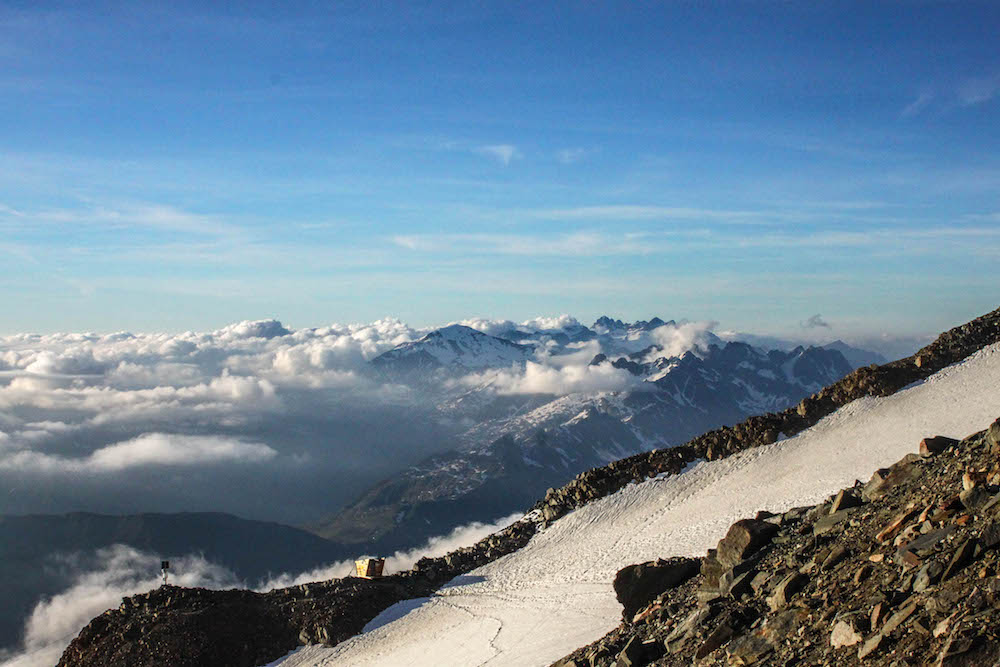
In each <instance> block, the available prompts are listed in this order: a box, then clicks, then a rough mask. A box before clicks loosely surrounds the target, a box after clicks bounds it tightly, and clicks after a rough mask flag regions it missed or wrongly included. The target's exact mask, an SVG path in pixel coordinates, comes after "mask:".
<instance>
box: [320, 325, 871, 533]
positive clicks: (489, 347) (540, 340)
mask: <svg viewBox="0 0 1000 667" xmlns="http://www.w3.org/2000/svg"><path fill="white" fill-rule="evenodd" d="M676 329H677V325H676V323H674V322H672V321H671V322H664V321H663V320H661V319H659V318H653V319H652V320H650V321H648V322H636V323H631V324H630V323H625V322H621V321H620V320H612V319H611V318H608V317H602V318H600V319H599V320H597V322H595V323H594V325H593V327H590V328H587V327H582V326H575V327H574V328H573V329H572V330H571V331H551V330H550V331H544V332H534V333H532V332H525V331H518V330H511V331H505V332H502V333H501V334H500V335H498V336H490V335H487V334H484V333H481V332H478V331H474V330H472V329H469V328H467V327H462V326H450V327H447V328H445V329H441V330H439V331H435V332H433V333H431V334H428V335H427V336H425V337H424V338H422V339H421V340H419V341H416V342H413V343H406V344H404V345H401V346H399V347H397V348H396V349H394V350H391V351H390V352H387V353H385V354H383V355H382V356H380V357H378V358H376V359H375V360H374V361H373V365H375V366H377V367H378V368H379V369H380V370H381V371H382V372H384V373H386V374H387V375H390V376H392V377H395V378H409V379H411V380H416V379H418V378H420V372H430V373H437V372H451V373H454V372H461V371H468V370H470V369H483V368H491V367H493V368H496V367H504V366H509V365H511V364H521V363H525V362H527V361H528V360H529V350H532V349H535V350H539V349H544V350H545V351H546V352H547V353H549V354H566V353H568V351H569V350H571V349H572V346H573V345H576V344H580V343H587V342H590V341H598V342H600V348H601V349H602V350H609V351H613V350H631V351H629V352H627V353H625V354H621V355H620V356H614V355H609V354H608V353H605V352H601V353H599V354H597V355H595V356H594V357H593V358H592V359H591V361H590V363H589V365H590V366H600V365H609V366H610V367H611V368H613V369H617V370H619V371H623V372H625V373H627V374H628V375H629V376H630V377H631V378H633V380H634V382H633V383H632V384H631V385H629V386H630V388H629V389H628V390H625V391H618V392H590V393H574V394H570V395H567V396H558V397H557V396H548V395H526V396H518V397H510V396H506V397H505V396H497V395H496V393H495V392H493V391H492V389H491V386H490V384H489V382H488V381H486V382H484V383H483V384H482V385H481V386H478V387H474V388H472V389H470V390H468V391H466V392H464V393H462V394H460V395H459V396H455V397H443V398H444V400H442V401H441V404H440V411H441V412H442V414H444V415H446V416H448V417H450V418H452V419H455V420H456V421H458V420H461V419H467V420H469V421H472V422H473V423H472V424H470V426H469V428H468V429H467V430H466V431H465V432H464V433H462V434H461V435H460V441H461V447H460V448H459V449H457V450H455V451H453V452H449V453H445V454H441V455H437V456H433V457H430V458H428V459H427V460H425V461H423V462H422V463H420V464H418V465H416V466H413V467H411V468H410V469H408V470H406V471H404V472H403V473H401V474H398V475H394V476H392V477H390V478H388V479H386V480H384V481H382V482H381V483H379V484H377V485H376V486H374V487H373V488H371V489H370V490H369V491H368V492H367V493H365V494H364V495H363V496H362V497H361V498H360V499H359V500H358V501H357V502H356V503H354V504H353V505H351V506H349V507H347V508H346V509H345V510H343V511H342V512H340V513H339V514H337V515H336V516H334V517H331V519H329V520H328V521H325V522H321V523H319V524H317V525H315V526H313V528H312V529H313V530H315V531H316V532H317V533H318V534H320V535H322V536H324V537H326V538H329V539H331V540H333V541H335V542H339V543H348V544H350V543H358V544H365V545H367V546H369V547H371V548H374V549H381V550H383V551H391V550H393V549H397V548H401V547H404V546H407V545H411V544H414V543H417V542H420V541H422V540H424V539H426V538H427V537H429V536H431V535H436V534H441V533H444V532H447V531H448V530H450V529H451V528H453V527H454V526H456V525H460V524H463V523H467V522H469V521H473V520H485V519H490V518H494V517H498V516H502V515H506V514H509V513H510V512H514V511H517V510H519V509H523V508H524V507H526V506H527V505H528V504H530V503H531V502H532V501H533V499H535V498H537V497H538V496H539V495H542V494H544V492H545V490H546V488H548V487H551V486H558V485H560V484H563V483H565V482H566V481H568V480H569V479H571V478H572V477H573V476H575V475H576V474H578V473H580V472H582V471H584V470H587V469H589V468H592V467H595V466H601V465H605V464H607V463H609V462H611V461H613V460H616V459H620V458H623V457H626V456H629V455H632V454H635V453H638V452H641V451H646V450H649V449H652V448H659V447H669V446H671V445H673V444H675V443H680V442H684V441H686V440H687V439H689V438H691V437H692V436H694V435H696V434H698V433H701V432H704V431H706V430H709V429H711V428H715V427H717V426H721V425H723V424H732V423H736V422H738V421H741V420H742V419H744V418H746V417H747V416H749V415H753V414H760V413H765V412H770V411H777V410H782V409H784V408H786V407H788V406H790V405H794V404H795V403H796V402H798V401H799V400H801V399H802V398H804V397H805V396H808V395H810V394H812V393H813V392H815V391H818V390H819V389H820V388H822V387H824V386H826V385H828V384H830V383H832V382H834V381H836V380H837V379H839V378H841V377H843V376H844V375H846V374H847V373H849V372H850V371H851V370H852V369H853V368H854V366H853V365H852V364H851V363H849V362H848V360H847V359H846V358H845V355H844V352H843V351H848V352H852V356H853V357H854V358H856V359H859V358H864V359H865V360H867V359H868V358H871V355H869V356H868V357H864V356H863V355H862V354H860V352H861V351H857V352H858V353H855V351H853V350H852V349H851V348H849V347H848V346H846V345H843V344H841V345H835V346H828V347H808V348H804V347H801V346H800V347H796V348H794V349H792V350H789V351H782V350H769V351H765V350H761V349H758V348H755V347H752V346H750V345H748V344H746V343H739V342H730V343H724V342H723V341H722V340H721V339H719V338H718V337H716V336H715V335H714V334H712V333H711V332H708V331H703V332H700V335H699V337H698V338H697V339H696V340H694V341H693V342H692V344H691V346H690V347H689V349H688V350H687V351H685V352H684V353H683V354H682V355H680V356H670V355H669V354H667V353H666V352H665V351H664V345H663V340H664V339H665V338H667V336H666V335H660V336H655V335H651V334H653V333H654V332H657V331H658V330H660V331H659V333H661V334H669V333H670V332H671V330H676ZM502 336H503V337H502ZM511 337H515V338H517V339H518V341H519V342H518V344H516V345H514V344H512V343H511V342H509V340H508V339H509V338H511ZM657 339H659V340H660V342H657ZM612 356H614V358H612ZM432 360H433V361H432Z"/></svg>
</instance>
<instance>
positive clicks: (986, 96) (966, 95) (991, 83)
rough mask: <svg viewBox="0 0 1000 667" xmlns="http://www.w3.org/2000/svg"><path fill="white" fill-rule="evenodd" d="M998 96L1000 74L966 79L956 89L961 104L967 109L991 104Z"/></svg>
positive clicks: (999, 91)
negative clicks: (977, 105) (986, 103)
mask: <svg viewBox="0 0 1000 667" xmlns="http://www.w3.org/2000/svg"><path fill="white" fill-rule="evenodd" d="M997 94H1000V74H998V75H994V76H986V77H971V78H968V79H965V80H964V81H962V82H961V83H959V84H958V88H957V89H956V95H957V96H958V101H959V103H960V104H961V105H962V106H966V107H969V106H974V105H976V104H982V103H983V102H989V101H990V100H992V99H993V98H994V97H996V96H997Z"/></svg>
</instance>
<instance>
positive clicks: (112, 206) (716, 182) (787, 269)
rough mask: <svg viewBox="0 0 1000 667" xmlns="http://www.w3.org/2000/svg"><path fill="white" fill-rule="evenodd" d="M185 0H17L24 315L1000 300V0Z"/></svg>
mask: <svg viewBox="0 0 1000 667" xmlns="http://www.w3.org/2000/svg"><path fill="white" fill-rule="evenodd" d="M167 4H168V3H157V4H143V3H122V4H120V5H115V4H90V3H77V2H74V3H67V4H65V5H61V4H55V3H3V4H2V5H0V298H2V300H3V303H4V308H3V309H2V310H0V333H13V332H18V331H43V332H46V331H56V330H96V331H111V330H120V329H129V330H137V331H151V330H167V331H178V330H185V329H212V328H215V327H218V326H221V325H224V324H226V323H229V322H232V321H236V320H241V319H256V318H265V317H277V318H279V319H281V320H282V321H284V322H285V323H286V324H287V325H290V326H317V325H322V324H325V323H329V322H333V321H337V322H348V321H368V320H373V319H376V318H379V317H384V316H393V317H399V318H401V319H403V320H405V321H407V322H409V323H411V324H413V325H417V326H420V325H429V324H435V323H443V322H447V321H451V320H457V319H462V318H465V317H472V316H482V317H505V318H511V319H524V318H527V317H531V316H535V315H539V314H557V313H562V312H569V313H572V314H574V315H576V316H578V317H579V318H580V319H582V320H585V321H589V320H590V318H593V317H596V316H597V315H600V314H603V313H610V314H613V315H616V316H619V317H623V318H626V319H634V318H640V317H641V318H648V317H651V316H652V315H654V314H655V315H660V316H662V317H667V318H669V317H674V318H682V317H686V318H690V319H713V320H719V321H720V322H722V324H723V326H725V327H729V328H740V329H746V330H753V331H757V332H768V333H784V334H789V333H795V332H797V331H799V332H800V331H801V327H800V323H801V322H803V321H805V320H806V319H807V318H808V317H809V316H811V315H813V314H816V313H821V314H822V315H823V319H824V320H826V321H828V322H829V323H830V324H831V325H832V326H833V329H831V331H832V332H833V333H834V334H839V335H844V336H850V335H861V334H868V333H880V332H889V333H893V334H912V333H924V332H936V331H938V330H940V329H942V328H944V327H948V326H951V325H953V324H955V323H959V322H961V321H964V320H966V319H968V318H969V317H973V316H975V315H977V314H980V313H982V312H985V311H988V310H992V309H993V308H994V307H996V305H997V302H998V301H1000V289H998V286H1000V280H998V278H1000V275H998V274H1000V271H998V270H997V266H998V261H1000V157H998V156H1000V151H998V150H997V149H998V147H1000V146H998V144H1000V132H998V129H1000V128H998V122H997V118H998V111H1000V47H998V46H997V39H996V35H997V34H998V32H1000V9H998V8H997V7H996V5H995V3H974V2H942V3H934V2H882V3H876V2H858V3H839V2H826V3H812V2H801V3H784V2H769V1H765V0H759V1H755V2H739V3H697V2H662V3H616V4H611V3H600V2H586V3H584V2H579V3H562V2H551V3H509V2H497V3H489V2H482V3H372V2H364V3H357V4H352V3H274V4H270V5H269V4H251V3H245V4H242V6H241V7H240V8H239V9H236V8H234V7H230V6H229V5H230V3H225V5H224V4H223V3H198V4H184V3H169V6H167ZM209 4H211V5H212V6H208V7H206V6H204V5H209ZM232 4H233V5H235V4H236V3H232ZM327 4H329V5H331V6H327ZM819 5H822V6H819Z"/></svg>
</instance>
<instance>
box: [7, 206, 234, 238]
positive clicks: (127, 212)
mask: <svg viewBox="0 0 1000 667" xmlns="http://www.w3.org/2000/svg"><path fill="white" fill-rule="evenodd" d="M4 222H7V223H8V224H18V225H24V224H30V223H38V224H51V225H68V226H81V227H82V226H101V227H107V228H112V229H122V228H147V229H156V230H160V231H168V232H178V233H185V234H196V235H200V236H232V235H237V234H239V233H240V230H239V229H238V228H237V227H235V226H233V225H231V224H229V223H227V222H225V221H223V220H221V219H219V218H217V217H215V216H211V215H204V214H199V213H192V212H190V211H185V210H183V209H179V208H176V207H174V206H170V205H166V204H157V203H125V204H86V203H85V204H83V205H81V206H80V207H77V208H66V207H63V208H47V209H39V210H26V209H19V208H15V207H12V206H8V205H5V204H0V225H2V224H3V223H4Z"/></svg>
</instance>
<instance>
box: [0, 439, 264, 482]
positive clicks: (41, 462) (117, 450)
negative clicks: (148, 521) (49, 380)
mask: <svg viewBox="0 0 1000 667" xmlns="http://www.w3.org/2000/svg"><path fill="white" fill-rule="evenodd" d="M276 455H277V452H276V451H275V450H273V449H271V448H270V447H268V446H267V445H261V444H257V443H250V442H243V441H240V440H234V439H231V438H222V437H216V436H181V435H171V434H165V433H147V434H145V435H142V436H139V437H138V438H135V439H133V440H129V441H127V442H120V443H116V444H114V445H108V446H107V447H102V448H100V449H97V450H95V451H94V452H93V453H92V454H90V456H87V457H86V458H80V459H74V458H68V457H63V456H53V455H50V454H44V453H41V452H36V451H20V452H14V453H11V454H8V455H6V456H3V457H0V468H6V469H10V470H20V471H24V472H44V473H54V472H66V473H80V472H86V473H101V472H118V471H121V470H125V469H127V468H135V467H139V466H150V465H169V466H193V465H206V464H210V463H221V462H223V461H228V462H236V461H242V462H247V463H260V462H262V461H267V460H269V459H272V458H274V457H275V456H276Z"/></svg>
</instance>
